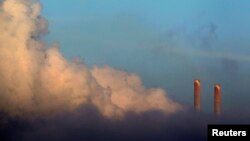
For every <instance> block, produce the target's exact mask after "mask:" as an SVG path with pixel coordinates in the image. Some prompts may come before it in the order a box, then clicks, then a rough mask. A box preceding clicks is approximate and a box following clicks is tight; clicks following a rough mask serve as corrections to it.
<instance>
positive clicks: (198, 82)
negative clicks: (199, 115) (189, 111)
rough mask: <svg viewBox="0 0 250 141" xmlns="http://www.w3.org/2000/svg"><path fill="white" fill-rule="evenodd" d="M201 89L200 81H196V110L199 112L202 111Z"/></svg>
mask: <svg viewBox="0 0 250 141" xmlns="http://www.w3.org/2000/svg"><path fill="white" fill-rule="evenodd" d="M200 87H201V86H200V80H198V79H196V80H194V108H195V111H197V112H199V111H200V110H201V100H200V91H201V88H200Z"/></svg>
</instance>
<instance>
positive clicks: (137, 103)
mask: <svg viewBox="0 0 250 141" xmlns="http://www.w3.org/2000/svg"><path fill="white" fill-rule="evenodd" d="M0 6H1V9H0V32H1V34H0V112H3V113H6V114H8V115H9V116H12V117H15V116H18V117H30V116H31V117H37V116H48V115H54V114H57V113H60V112H64V111H71V110H75V109H77V108H79V107H81V106H86V105H93V106H95V107H96V108H97V109H98V110H99V111H100V113H101V114H102V115H103V116H105V117H108V118H117V117H122V116H124V114H125V113H126V112H129V111H132V112H136V113H141V112H145V111H149V110H160V111H162V112H164V113H166V114H169V113H173V112H176V111H178V110H180V109H181V108H182V106H181V105H180V104H178V103H176V102H174V101H172V100H171V99H170V98H168V97H167V96H166V93H165V92H164V90H162V89H159V88H155V89H146V88H144V87H143V85H142V83H141V80H140V78H139V76H137V75H136V74H128V73H127V72H124V71H120V70H116V69H113V68H111V67H109V66H105V67H101V68H100V67H94V68H93V69H89V68H87V66H86V65H85V64H84V63H82V62H80V61H68V60H66V59H65V58H64V57H63V56H62V54H61V53H60V52H59V50H58V47H57V46H56V45H53V46H51V47H49V48H47V47H46V45H45V44H44V43H43V42H42V41H41V40H39V37H40V36H41V35H42V34H44V33H45V32H46V30H47V23H46V20H45V19H44V18H43V17H41V15H40V11H41V5H40V4H39V3H38V2H34V1H33V0H4V1H2V2H1V5H0Z"/></svg>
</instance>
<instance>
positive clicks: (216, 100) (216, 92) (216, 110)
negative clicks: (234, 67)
mask: <svg viewBox="0 0 250 141" xmlns="http://www.w3.org/2000/svg"><path fill="white" fill-rule="evenodd" d="M220 103H221V86H220V84H215V86H214V113H215V114H216V115H220V112H221V111H220Z"/></svg>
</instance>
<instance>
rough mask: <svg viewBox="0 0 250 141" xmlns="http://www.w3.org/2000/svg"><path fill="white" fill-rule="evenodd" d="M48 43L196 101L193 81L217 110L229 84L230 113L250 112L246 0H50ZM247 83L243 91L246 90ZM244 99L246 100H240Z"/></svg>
mask: <svg viewBox="0 0 250 141" xmlns="http://www.w3.org/2000/svg"><path fill="white" fill-rule="evenodd" d="M42 4H43V6H44V9H43V15H44V16H45V17H46V18H47V19H48V22H49V34H48V36H46V40H47V41H48V42H50V43H51V42H57V43H59V44H60V47H61V51H62V52H63V54H64V56H66V57H67V58H69V59H70V58H72V57H81V58H83V59H84V61H85V62H86V63H87V64H88V65H89V66H90V67H91V66H93V65H99V66H101V65H110V66H112V67H115V68H118V69H122V70H126V71H128V72H135V73H138V74H139V75H140V76H141V77H142V80H143V82H144V84H145V85H146V86H156V87H162V88H164V89H165V90H166V91H167V93H168V95H170V96H171V97H172V98H174V99H175V100H177V101H179V102H181V103H183V104H186V105H187V106H190V107H191V106H192V103H193V95H192V94H193V92H192V91H193V87H192V85H193V83H192V81H193V79H195V78H199V79H201V82H202V86H203V87H202V88H203V90H202V92H203V96H202V100H203V102H202V104H203V108H204V109H205V111H206V112H211V111H212V110H213V108H212V106H213V95H212V94H213V84H214V83H217V82H219V83H221V85H222V92H223V107H222V110H224V112H228V113H230V111H232V110H234V111H238V112H239V113H244V112H246V111H247V112H248V113H249V112H250V111H249V109H247V108H245V109H244V108H241V105H239V103H241V104H244V105H249V98H250V96H249V95H248V94H249V92H250V90H249V89H248V85H249V83H250V78H249V77H248V76H250V71H249V69H250V47H249V45H250V28H249V25H250V18H249V13H250V2H249V1H245V0H238V1H234V0H207V1H205V0H204V1H202V0H190V1H186V0H155V1H153V0H136V1H135V0H106V1H104V0H71V1H66V0H53V1H51V0H42ZM239 88H240V90H238V89H239ZM235 101H239V102H235Z"/></svg>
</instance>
